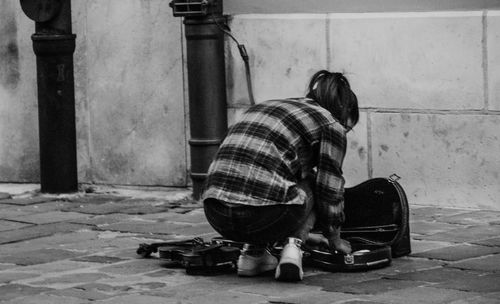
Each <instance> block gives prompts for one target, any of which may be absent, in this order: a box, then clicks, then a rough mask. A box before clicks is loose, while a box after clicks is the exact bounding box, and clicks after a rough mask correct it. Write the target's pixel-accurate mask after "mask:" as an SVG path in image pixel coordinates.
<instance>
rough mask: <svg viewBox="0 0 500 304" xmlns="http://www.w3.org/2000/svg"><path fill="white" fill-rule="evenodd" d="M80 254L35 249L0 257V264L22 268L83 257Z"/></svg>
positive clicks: (58, 250)
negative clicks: (20, 266)
mask: <svg viewBox="0 0 500 304" xmlns="http://www.w3.org/2000/svg"><path fill="white" fill-rule="evenodd" d="M84 254H85V253H82V252H74V251H68V250H63V249H37V250H33V251H25V252H19V253H16V254H14V255H8V256H2V257H0V262H2V263H10V264H16V265H22V266H28V265H36V264H44V263H49V262H54V261H59V260H65V259H69V258H74V257H77V256H81V255H84Z"/></svg>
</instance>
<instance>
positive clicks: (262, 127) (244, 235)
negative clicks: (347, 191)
mask: <svg viewBox="0 0 500 304" xmlns="http://www.w3.org/2000/svg"><path fill="white" fill-rule="evenodd" d="M358 119H359V110H358V101H357V98H356V95H355V94H354V93H353V92H352V90H351V88H350V85H349V82H348V80H347V79H346V78H345V76H344V75H342V74H341V73H332V72H328V71H325V70H322V71H319V72H317V73H316V74H314V75H313V76H312V78H311V80H310V82H309V86H308V92H307V94H306V96H305V97H304V98H289V99H281V100H270V101H266V102H262V103H259V104H257V105H254V106H252V107H250V108H249V109H248V110H247V111H246V112H245V113H244V114H243V116H242V117H241V119H240V120H239V121H238V122H237V123H235V124H234V125H233V126H232V127H231V128H230V129H229V131H228V134H227V136H226V138H225V139H224V141H223V142H222V144H221V146H220V148H219V150H218V152H217V154H216V156H215V158H214V160H213V162H212V163H211V165H210V168H209V170H208V176H207V180H206V187H205V191H204V193H203V196H202V199H203V204H204V210H205V215H206V217H207V220H208V222H209V223H210V224H211V225H212V227H213V228H214V229H215V230H216V231H217V232H219V233H220V234H221V235H222V236H223V237H225V238H228V239H231V240H234V241H239V242H245V243H247V244H246V245H245V248H244V250H243V251H242V254H241V255H240V258H239V260H238V274H239V275H240V276H254V275H258V274H261V273H263V272H268V271H272V270H275V277H276V279H277V280H283V281H299V280H302V278H303V271H302V250H301V245H302V243H303V242H305V241H306V240H307V239H308V235H309V232H310V230H311V229H312V228H313V227H319V228H320V230H321V232H322V234H323V236H324V237H325V239H326V240H327V241H328V243H329V246H330V249H331V250H337V251H341V252H344V253H349V252H350V251H351V247H350V244H349V242H347V241H345V240H343V239H341V238H340V226H341V224H342V222H343V220H344V213H343V207H344V205H343V204H344V200H343V193H344V178H343V176H342V162H343V160H344V156H345V153H346V143H347V139H346V134H347V132H348V131H349V130H351V129H352V128H353V127H354V125H356V123H357V122H358ZM275 242H283V243H282V244H283V250H282V252H281V256H280V259H279V261H278V259H277V258H276V257H274V256H273V255H271V253H270V252H269V250H268V246H269V245H270V244H274V243H275Z"/></svg>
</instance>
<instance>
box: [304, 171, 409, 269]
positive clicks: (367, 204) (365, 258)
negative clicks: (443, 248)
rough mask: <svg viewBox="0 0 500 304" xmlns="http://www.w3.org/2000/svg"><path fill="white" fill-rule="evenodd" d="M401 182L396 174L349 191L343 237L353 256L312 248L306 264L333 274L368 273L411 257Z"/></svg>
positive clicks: (406, 203)
mask: <svg viewBox="0 0 500 304" xmlns="http://www.w3.org/2000/svg"><path fill="white" fill-rule="evenodd" d="M398 180H399V176H397V175H396V174H393V175H391V176H390V177H389V178H380V177H379V178H372V179H369V180H367V181H365V182H363V183H361V184H359V185H356V186H354V187H352V188H345V193H344V214H345V222H344V224H343V225H342V228H341V237H342V238H343V239H346V240H348V241H349V242H350V243H351V245H352V248H353V252H352V253H351V254H343V253H339V252H333V253H331V252H328V249H327V248H314V247H308V248H307V249H306V250H305V251H306V254H305V257H306V262H307V263H308V264H311V265H315V266H319V267H321V268H325V269H328V270H332V271H343V270H346V271H348V270H368V269H373V268H380V267H384V266H387V265H389V264H390V263H391V261H392V258H397V257H401V256H405V255H408V254H410V253H411V244H410V227H409V208H408V200H407V197H406V194H405V192H404V190H403V188H402V187H401V185H400V184H399V183H398V182H397V181H398Z"/></svg>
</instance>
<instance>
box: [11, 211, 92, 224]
mask: <svg viewBox="0 0 500 304" xmlns="http://www.w3.org/2000/svg"><path fill="white" fill-rule="evenodd" d="M87 217H88V216H87V215H85V214H81V213H77V212H62V211H49V212H43V213H35V214H28V215H21V216H16V217H13V218H8V219H9V220H11V221H18V222H24V223H30V224H38V225H41V224H50V223H58V222H69V221H72V220H76V219H83V218H87Z"/></svg>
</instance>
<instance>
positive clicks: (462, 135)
mask: <svg viewBox="0 0 500 304" xmlns="http://www.w3.org/2000/svg"><path fill="white" fill-rule="evenodd" d="M231 28H232V31H233V33H234V34H235V36H236V37H237V38H238V39H240V40H241V41H240V42H241V43H243V44H245V45H246V47H247V49H248V51H249V53H250V57H251V66H252V73H253V80H254V87H255V96H256V99H257V101H258V102H259V101H262V100H266V99H271V98H280V97H293V96H303V95H304V92H305V89H306V84H307V81H308V79H309V77H310V76H311V75H312V74H313V73H314V71H316V70H318V69H323V68H327V69H330V70H335V71H342V72H344V73H345V74H346V75H347V77H348V78H349V79H350V81H351V85H352V87H353V90H354V91H355V92H356V93H357V95H358V99H359V103H360V106H361V108H362V109H361V119H360V122H359V124H358V125H357V126H356V127H355V128H354V132H352V133H351V134H350V135H349V148H348V154H347V158H346V161H345V163H344V172H345V175H346V179H347V182H348V184H347V185H348V186H352V185H355V184H357V183H359V182H361V181H363V180H365V179H367V178H371V177H378V176H382V177H384V176H389V175H390V174H392V173H397V174H398V175H400V176H401V177H402V180H401V183H402V185H403V186H404V187H405V190H406V192H407V195H408V198H409V200H410V202H411V203H418V204H429V205H441V206H456V207H472V208H477V207H481V208H492V209H500V202H499V200H498V197H499V196H500V183H499V172H500V153H499V152H500V141H499V136H500V111H499V110H500V62H499V61H500V55H499V54H500V13H499V11H486V12H483V11H469V12H421V13H353V14H347V13H346V14H292V15H290V14H287V15H285V14H274V15H273V14H271V15H269V14H266V15H260V14H252V15H250V14H245V15H235V16H234V17H233V19H232V22H231ZM228 48H229V50H230V52H229V57H228V62H229V64H228V74H229V77H228V78H229V79H230V82H229V85H230V87H229V93H228V94H229V99H228V100H230V101H232V104H231V107H230V121H231V122H233V121H234V120H235V119H237V116H238V115H239V114H240V113H241V112H242V111H243V110H244V109H245V108H246V105H247V104H248V98H247V91H246V86H245V78H244V69H243V68H242V62H241V59H240V58H239V55H238V53H237V50H236V49H235V47H234V45H231V46H229V47H228Z"/></svg>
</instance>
